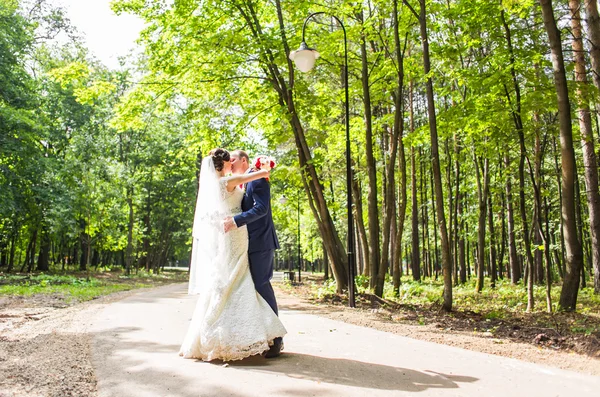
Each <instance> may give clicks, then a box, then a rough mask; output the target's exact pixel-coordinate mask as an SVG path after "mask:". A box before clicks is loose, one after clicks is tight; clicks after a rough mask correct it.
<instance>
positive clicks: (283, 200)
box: [279, 192, 302, 283]
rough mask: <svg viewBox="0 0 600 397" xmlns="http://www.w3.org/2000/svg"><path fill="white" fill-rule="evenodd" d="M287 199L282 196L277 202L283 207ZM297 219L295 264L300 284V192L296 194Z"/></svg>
mask: <svg viewBox="0 0 600 397" xmlns="http://www.w3.org/2000/svg"><path fill="white" fill-rule="evenodd" d="M287 201H288V199H287V197H285V196H282V197H281V198H280V199H279V202H280V203H281V204H283V205H285V203H287ZM297 217H298V226H297V229H296V233H297V234H296V241H297V243H298V244H297V245H298V256H297V262H298V283H301V282H302V262H301V260H302V251H301V249H300V192H298V200H297Z"/></svg>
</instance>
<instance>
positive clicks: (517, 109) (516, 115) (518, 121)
mask: <svg viewBox="0 0 600 397" xmlns="http://www.w3.org/2000/svg"><path fill="white" fill-rule="evenodd" d="M500 16H501V18H502V24H503V26H504V31H505V34H506V44H507V47H508V51H509V54H510V72H511V76H512V81H513V89H514V90H515V103H514V104H512V98H511V95H510V94H509V92H508V89H507V90H506V97H507V99H508V100H509V101H510V102H511V104H512V107H511V113H512V116H513V121H514V123H515V128H516V130H517V133H518V135H519V148H520V157H519V208H520V212H521V225H522V227H523V241H524V242H525V255H526V257H527V264H528V269H531V268H533V255H532V254H531V242H530V240H529V225H528V224H527V211H526V204H525V156H526V150H525V133H524V131H523V120H522V118H521V87H520V85H519V82H518V80H517V73H516V71H515V56H514V51H513V46H512V35H511V30H510V27H509V25H508V22H507V21H506V18H505V13H504V10H502V11H501V13H500ZM529 275H530V276H531V271H530V272H529ZM513 278H514V276H513ZM527 281H528V282H527V311H531V310H533V307H534V300H533V279H532V277H529V278H528V279H527Z"/></svg>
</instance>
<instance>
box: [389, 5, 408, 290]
mask: <svg viewBox="0 0 600 397" xmlns="http://www.w3.org/2000/svg"><path fill="white" fill-rule="evenodd" d="M394 43H395V47H396V63H397V64H398V73H397V85H398V87H397V91H396V95H395V98H394V108H395V114H394V134H393V139H394V140H395V142H397V145H398V148H397V152H398V169H399V171H400V187H399V197H398V200H399V202H398V209H397V214H396V215H397V217H396V219H397V220H398V222H397V225H396V228H397V229H396V238H395V240H396V247H395V248H396V252H395V253H394V279H393V281H394V294H396V296H398V294H399V290H400V277H401V275H402V271H401V270H402V266H401V261H402V235H403V234H404V221H405V219H406V206H407V192H406V183H407V175H406V154H405V151H404V141H403V138H404V52H403V51H404V50H403V49H402V47H401V44H400V34H399V18H398V0H394ZM404 48H406V45H405V46H404ZM394 145H395V144H394V143H392V152H395V150H394V149H393V147H394ZM390 158H391V156H390ZM390 167H392V168H393V167H394V164H393V163H392V161H391V160H390ZM393 180H394V174H393V173H391V174H390V173H388V183H392V182H393Z"/></svg>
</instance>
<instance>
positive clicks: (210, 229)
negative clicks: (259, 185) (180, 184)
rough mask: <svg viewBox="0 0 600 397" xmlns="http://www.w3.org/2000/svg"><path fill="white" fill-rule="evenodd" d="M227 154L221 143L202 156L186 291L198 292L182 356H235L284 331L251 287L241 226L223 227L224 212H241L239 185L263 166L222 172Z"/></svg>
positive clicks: (264, 345)
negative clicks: (242, 171) (226, 229)
mask: <svg viewBox="0 0 600 397" xmlns="http://www.w3.org/2000/svg"><path fill="white" fill-rule="evenodd" d="M229 160H230V156H229V152H227V151H226V150H224V149H214V150H212V151H211V152H210V154H209V156H207V157H205V158H204V159H203V160H202V167H201V169H200V188H199V191H198V199H197V202H196V213H195V215H194V228H193V242H192V260H191V270H190V281H189V287H188V293H190V294H199V297H198V302H197V304H196V309H195V311H194V315H193V317H192V321H191V324H190V326H189V329H188V331H187V334H186V336H185V339H184V341H183V344H182V346H181V349H180V351H179V355H181V356H183V357H184V358H198V359H202V360H204V361H211V360H215V359H220V360H223V361H233V360H241V359H243V358H246V357H249V356H252V355H256V354H261V353H263V352H264V351H266V350H268V349H269V344H272V343H273V339H275V338H278V337H283V336H284V335H285V333H286V330H285V328H284V327H283V324H282V323H281V321H280V320H279V317H277V315H276V314H275V313H274V312H273V310H272V309H271V307H270V306H269V305H268V304H267V302H266V301H265V300H264V299H263V298H262V297H261V296H260V295H259V294H258V293H257V292H256V290H255V288H254V283H253V281H252V276H251V275H250V269H249V265H248V231H247V229H246V226H243V227H240V228H237V229H234V230H232V231H230V232H229V233H225V232H224V230H223V220H224V219H225V218H226V217H228V216H231V215H236V214H238V213H240V212H242V209H241V202H242V198H243V196H244V192H243V190H242V189H240V187H239V186H240V185H243V184H245V183H248V182H250V181H253V180H256V179H259V178H267V177H269V172H268V171H264V170H263V171H257V172H253V173H250V174H244V175H235V176H225V175H227V174H228V173H229V172H230V170H231V163H230V161H229Z"/></svg>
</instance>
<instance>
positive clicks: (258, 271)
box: [225, 150, 283, 358]
mask: <svg viewBox="0 0 600 397" xmlns="http://www.w3.org/2000/svg"><path fill="white" fill-rule="evenodd" d="M230 159H231V160H230V161H231V172H232V173H234V174H245V173H249V172H252V169H251V168H250V159H249V158H248V154H247V153H246V152H244V151H243V150H235V151H233V152H230ZM242 211H243V212H242V213H241V214H239V215H236V216H234V217H233V218H232V217H229V218H227V219H226V220H225V231H226V232H227V231H229V230H231V229H234V228H236V227H240V226H244V225H247V227H248V238H249V240H250V241H249V245H248V258H249V260H250V273H251V274H252V280H253V281H254V287H255V288H256V291H257V292H258V293H259V294H260V295H261V296H262V297H263V298H264V300H265V301H267V303H268V304H269V306H271V309H273V311H274V312H275V314H278V312H277V301H276V300H275V292H274V291H273V287H272V286H271V277H273V262H274V259H275V250H276V249H278V248H279V241H278V240H277V235H276V234H275V225H273V216H272V214H271V187H270V186H269V182H268V181H267V180H266V179H264V178H261V179H257V180H255V181H253V182H250V183H248V184H247V186H246V192H245V194H244V198H243V199H242ZM282 347H283V340H282V338H275V340H274V341H273V345H272V346H271V348H270V349H269V350H268V351H267V352H266V354H265V357H267V358H273V357H277V356H279V354H280V352H281V349H282Z"/></svg>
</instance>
